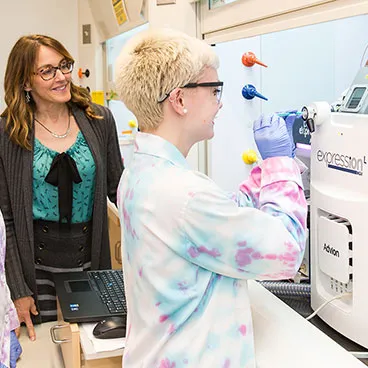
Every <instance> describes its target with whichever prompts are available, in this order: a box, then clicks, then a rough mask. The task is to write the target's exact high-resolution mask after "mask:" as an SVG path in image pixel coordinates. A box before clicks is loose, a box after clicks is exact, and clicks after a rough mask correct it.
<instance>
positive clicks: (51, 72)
mask: <svg viewBox="0 0 368 368" xmlns="http://www.w3.org/2000/svg"><path fill="white" fill-rule="evenodd" d="M73 66H74V62H73V61H70V60H62V61H61V62H60V64H59V65H58V66H52V65H45V66H43V67H42V68H41V69H39V70H38V71H37V72H36V73H34V74H36V75H39V76H40V77H41V78H42V79H43V80H44V81H48V80H50V79H52V78H55V75H56V71H57V70H60V71H61V72H62V73H63V74H69V73H71V72H72V71H73Z"/></svg>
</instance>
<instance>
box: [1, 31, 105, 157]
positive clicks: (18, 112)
mask: <svg viewBox="0 0 368 368" xmlns="http://www.w3.org/2000/svg"><path fill="white" fill-rule="evenodd" d="M40 46H47V47H50V48H52V49H54V50H55V51H56V52H58V53H59V54H60V55H62V56H63V57H64V58H65V59H67V60H70V61H72V62H74V59H73V57H72V56H71V55H70V53H69V52H68V50H67V49H66V48H65V47H64V46H63V45H62V44H61V43H60V42H59V41H57V40H55V39H54V38H52V37H49V36H45V35H37V34H36V35H29V36H23V37H21V38H20V39H19V40H18V41H17V42H16V43H15V45H14V46H13V48H12V50H11V52H10V54H9V58H8V63H7V66H6V71H5V78H4V92H5V95H4V99H5V103H6V106H7V107H6V108H5V110H4V111H3V112H2V113H1V115H0V116H1V117H3V118H6V123H5V130H6V131H7V132H8V134H9V137H10V139H11V141H12V142H14V143H15V144H17V145H19V146H21V147H23V148H25V149H27V150H31V132H32V129H33V118H34V113H35V110H36V105H35V103H34V101H33V100H32V98H31V101H30V102H29V103H27V102H26V95H25V91H24V87H25V86H26V85H27V84H29V85H31V84H32V78H33V77H34V67H35V64H36V58H37V54H38V50H39V48H40ZM70 93H71V99H70V101H69V102H68V104H70V103H74V104H75V105H77V106H78V107H79V108H81V109H82V110H84V111H85V113H86V115H87V117H88V118H90V119H101V118H102V117H101V116H99V115H97V114H96V113H95V111H94V110H93V105H92V100H91V96H90V94H89V92H88V91H87V90H86V89H85V88H82V87H78V86H76V85H75V84H73V83H72V82H70Z"/></svg>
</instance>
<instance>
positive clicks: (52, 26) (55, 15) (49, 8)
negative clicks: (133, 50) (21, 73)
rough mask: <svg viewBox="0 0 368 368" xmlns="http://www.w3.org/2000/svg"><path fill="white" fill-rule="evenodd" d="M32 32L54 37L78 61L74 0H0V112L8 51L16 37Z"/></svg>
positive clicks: (75, 5)
mask: <svg viewBox="0 0 368 368" xmlns="http://www.w3.org/2000/svg"><path fill="white" fill-rule="evenodd" d="M32 33H42V34H47V35H49V36H52V37H54V38H56V39H58V40H59V41H60V42H62V43H63V44H64V46H65V47H66V48H67V49H68V51H69V52H70V53H71V54H72V55H73V57H74V58H75V59H76V61H78V59H79V55H78V2H77V1H75V0H63V1H59V0H32V1H30V0H17V1H8V0H0V35H1V36H0V50H1V53H0V111H3V109H4V108H5V104H4V100H3V97H4V90H3V86H4V74H5V68H6V63H7V59H8V55H9V52H10V50H11V48H12V47H13V45H14V43H15V42H16V41H17V39H18V38H19V37H21V36H23V35H26V34H32ZM77 68H78V63H76V69H77ZM74 78H77V76H76V74H74Z"/></svg>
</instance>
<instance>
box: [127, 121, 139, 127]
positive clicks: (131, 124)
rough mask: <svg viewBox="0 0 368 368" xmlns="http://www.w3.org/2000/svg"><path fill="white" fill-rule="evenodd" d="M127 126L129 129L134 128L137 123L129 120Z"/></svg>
mask: <svg viewBox="0 0 368 368" xmlns="http://www.w3.org/2000/svg"><path fill="white" fill-rule="evenodd" d="M128 125H129V126H130V127H131V128H136V127H137V126H138V124H137V122H136V121H135V120H129V121H128Z"/></svg>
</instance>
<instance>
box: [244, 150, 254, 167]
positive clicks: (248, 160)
mask: <svg viewBox="0 0 368 368" xmlns="http://www.w3.org/2000/svg"><path fill="white" fill-rule="evenodd" d="M242 159H243V161H244V163H245V164H247V165H252V164H254V163H255V162H257V161H258V158H257V154H256V152H255V151H254V150H252V149H249V150H246V151H244V152H243V154H242Z"/></svg>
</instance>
